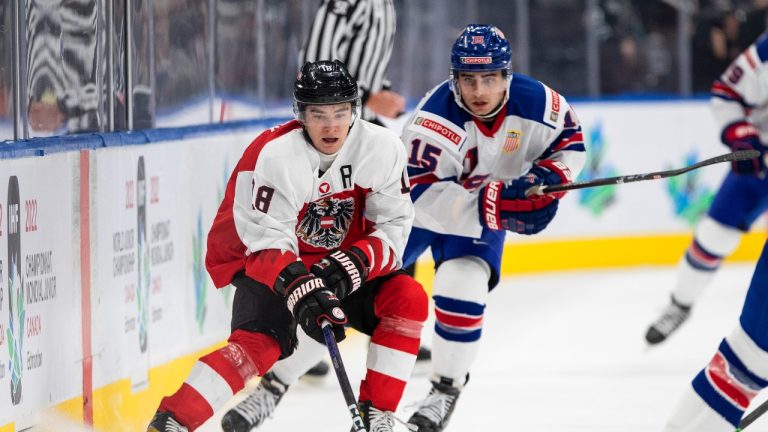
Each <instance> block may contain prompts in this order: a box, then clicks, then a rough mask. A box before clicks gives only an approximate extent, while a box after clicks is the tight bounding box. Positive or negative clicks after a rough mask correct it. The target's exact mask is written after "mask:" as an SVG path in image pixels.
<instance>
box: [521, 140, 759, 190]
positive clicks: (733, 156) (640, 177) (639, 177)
mask: <svg viewBox="0 0 768 432" xmlns="http://www.w3.org/2000/svg"><path fill="white" fill-rule="evenodd" d="M757 157H760V152H759V151H757V150H742V151H737V152H733V153H726V154H723V155H720V156H715V157H713V158H710V159H705V160H703V161H700V162H697V163H695V164H693V165H689V166H687V167H683V168H678V169H673V170H669V171H657V172H651V173H645V174H630V175H625V176H617V177H607V178H602V179H594V180H586V181H579V182H573V183H563V184H557V185H551V186H534V187H533V188H531V189H532V190H531V191H530V192H529V193H528V195H532V194H535V195H542V194H545V193H552V192H563V191H569V190H574V189H585V188H591V187H596V186H607V185H614V184H623V183H634V182H639V181H645V180H658V179H660V178H665V177H674V176H677V175H680V174H684V173H687V172H688V171H693V170H695V169H698V168H701V167H705V166H707V165H713V164H716V163H721V162H734V161H742V160H747V159H755V158H757Z"/></svg>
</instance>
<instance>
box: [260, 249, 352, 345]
mask: <svg viewBox="0 0 768 432" xmlns="http://www.w3.org/2000/svg"><path fill="white" fill-rule="evenodd" d="M275 291H277V292H278V293H280V294H282V295H283V296H284V297H285V305H286V306H287V307H288V310H289V311H290V312H291V314H293V317H294V318H295V319H296V322H298V323H299V325H300V326H301V328H302V329H304V332H305V333H306V334H307V335H309V337H311V338H312V339H314V340H316V341H318V342H320V343H321V344H325V338H324V337H323V330H322V328H321V327H320V325H321V323H322V321H323V320H328V322H330V323H331V324H332V325H333V333H334V335H335V337H336V341H337V342H341V341H342V340H344V337H345V334H344V324H346V323H347V316H346V315H345V314H344V311H343V310H342V309H341V302H340V301H339V299H338V297H336V295H335V294H334V293H333V292H331V290H329V289H328V288H327V287H326V284H325V281H324V280H323V279H322V278H320V277H317V276H316V275H314V274H312V273H310V272H308V271H307V269H306V268H305V267H304V264H302V263H299V262H296V263H292V264H290V265H288V266H287V267H286V268H285V269H283V271H281V272H280V276H279V277H278V281H277V283H276V284H275Z"/></svg>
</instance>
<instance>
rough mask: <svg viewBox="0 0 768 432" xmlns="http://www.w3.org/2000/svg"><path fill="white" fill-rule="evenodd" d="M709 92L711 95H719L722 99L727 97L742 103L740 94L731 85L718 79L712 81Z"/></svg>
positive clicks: (742, 99)
mask: <svg viewBox="0 0 768 432" xmlns="http://www.w3.org/2000/svg"><path fill="white" fill-rule="evenodd" d="M710 92H711V93H712V95H713V96H719V97H721V98H724V99H729V100H733V101H736V102H739V103H741V104H744V98H742V97H741V95H740V94H739V93H737V92H736V90H734V89H733V87H731V86H729V85H728V84H726V83H724V82H722V81H720V80H717V81H715V82H713V83H712V88H711V89H710Z"/></svg>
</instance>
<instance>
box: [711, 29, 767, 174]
mask: <svg viewBox="0 0 768 432" xmlns="http://www.w3.org/2000/svg"><path fill="white" fill-rule="evenodd" d="M765 50H768V39H766V38H761V39H759V40H758V41H757V42H756V43H755V44H754V45H752V46H750V47H749V48H747V49H746V50H745V51H744V52H742V53H741V54H740V55H739V56H738V57H737V58H736V59H735V60H734V61H733V62H732V63H731V64H730V66H728V69H726V70H725V72H724V73H723V74H722V75H721V76H720V79H718V80H716V81H715V82H714V83H713V84H712V89H711V99H710V103H711V107H712V113H713V114H714V117H715V122H716V124H717V125H718V127H719V129H720V140H721V141H722V142H723V144H725V145H726V146H728V147H729V148H730V149H732V150H733V151H737V150H758V151H760V152H761V153H764V152H765V147H764V146H763V143H762V142H761V140H760V134H759V131H758V129H757V128H756V127H755V125H754V124H753V123H752V120H751V119H750V118H749V113H750V111H751V110H752V108H753V107H756V106H762V105H764V104H765V103H766V102H768V92H767V91H766V85H765V84H763V83H762V82H761V81H764V80H765V78H766V68H765V65H764V63H763V62H764V61H765V60H768V58H766V59H762V58H761V57H760V52H764V51H765ZM732 168H733V171H734V172H735V173H736V174H746V175H757V176H759V177H762V176H764V175H765V173H766V167H765V162H764V161H763V158H762V157H760V158H758V159H751V160H746V161H739V162H733V164H732Z"/></svg>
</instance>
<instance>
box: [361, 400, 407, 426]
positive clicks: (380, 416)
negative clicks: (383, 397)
mask: <svg viewBox="0 0 768 432" xmlns="http://www.w3.org/2000/svg"><path fill="white" fill-rule="evenodd" d="M358 407H360V416H361V417H362V418H363V423H364V424H365V430H367V431H368V432H392V431H394V430H395V423H396V422H397V423H402V424H404V425H405V427H407V428H408V429H409V430H412V431H416V430H417V429H416V428H415V427H413V426H412V425H409V424H406V423H405V422H403V421H402V420H400V419H398V418H397V417H395V414H394V413H393V412H392V411H382V410H380V409H378V408H376V407H374V406H372V405H371V403H370V402H360V403H358ZM350 432H355V428H354V426H353V427H352V429H351V431H350Z"/></svg>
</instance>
